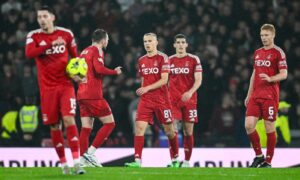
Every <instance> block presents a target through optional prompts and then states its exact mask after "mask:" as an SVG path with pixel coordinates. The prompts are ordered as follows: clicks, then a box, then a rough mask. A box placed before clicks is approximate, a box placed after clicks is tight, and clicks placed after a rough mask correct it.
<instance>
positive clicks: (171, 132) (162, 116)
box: [155, 105, 180, 167]
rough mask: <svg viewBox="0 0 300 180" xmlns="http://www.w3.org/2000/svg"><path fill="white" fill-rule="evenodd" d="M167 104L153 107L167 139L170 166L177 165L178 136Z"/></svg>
mask: <svg viewBox="0 0 300 180" xmlns="http://www.w3.org/2000/svg"><path fill="white" fill-rule="evenodd" d="M170 109H171V108H170V106H169V105H162V106H161V107H159V108H156V109H155V114H156V116H157V118H158V120H159V122H160V123H161V124H162V125H163V128H164V131H165V133H166V136H167V137H168V140H169V146H170V156H171V161H172V163H171V167H179V165H180V163H179V161H178V148H179V146H178V136H177V132H176V131H175V125H174V122H173V117H172V113H171V110H170Z"/></svg>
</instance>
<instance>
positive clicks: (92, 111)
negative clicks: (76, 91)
mask: <svg viewBox="0 0 300 180" xmlns="http://www.w3.org/2000/svg"><path fill="white" fill-rule="evenodd" d="M79 103H81V105H80V108H81V109H80V112H81V113H82V114H84V115H89V116H93V117H98V119H99V120H100V121H101V122H102V123H103V126H102V127H101V128H100V129H99V130H98V132H97V134H96V137H95V139H94V140H93V142H92V145H91V146H90V147H89V148H88V149H87V151H86V152H84V154H83V155H82V157H83V158H85V160H86V161H88V162H89V163H90V164H92V165H93V166H95V167H102V165H101V164H100V163H98V160H97V157H96V155H95V152H96V150H97V148H98V147H100V146H101V145H102V144H103V143H104V141H105V140H106V139H107V138H108V136H109V135H110V133H111V132H112V130H113V129H114V127H115V121H114V117H113V115H112V112H111V109H110V107H109V105H108V103H107V102H106V100H86V101H84V102H82V101H80V102H79Z"/></svg>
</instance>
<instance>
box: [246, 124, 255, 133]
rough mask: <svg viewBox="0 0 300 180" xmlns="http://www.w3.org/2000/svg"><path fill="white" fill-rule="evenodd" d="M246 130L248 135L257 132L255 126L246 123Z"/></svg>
mask: <svg viewBox="0 0 300 180" xmlns="http://www.w3.org/2000/svg"><path fill="white" fill-rule="evenodd" d="M245 129H246V131H247V133H251V132H253V131H254V130H255V124H253V123H250V122H247V121H246V123H245Z"/></svg>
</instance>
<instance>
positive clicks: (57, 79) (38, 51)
mask: <svg viewBox="0 0 300 180" xmlns="http://www.w3.org/2000/svg"><path fill="white" fill-rule="evenodd" d="M54 20H55V15H54V13H53V11H52V10H51V9H50V8H49V7H48V6H43V7H42V8H41V9H39V10H38V11H37V21H38V23H39V25H40V29H37V30H33V31H31V32H29V33H28V35H27V39H26V50H25V54H26V57H27V58H30V59H31V58H34V59H35V62H36V64H37V70H38V82H39V87H40V94H41V108H42V117H43V123H44V124H45V125H50V132H51V133H50V134H51V139H52V142H53V145H54V148H55V150H56V152H57V154H58V157H59V159H60V163H61V165H62V169H63V173H64V174H70V173H71V171H70V169H69V167H68V164H67V160H66V156H65V150H64V138H63V134H62V130H61V122H60V118H62V120H63V123H64V126H65V128H66V131H67V140H68V144H69V147H70V149H71V152H72V156H73V160H74V173H75V174H84V173H85V171H84V169H82V168H81V167H80V163H79V153H80V152H79V137H78V130H77V127H76V123H75V119H74V115H75V111H76V99H75V92H74V88H73V85H72V82H71V80H70V79H69V77H68V76H67V74H66V72H65V69H66V66H67V63H68V59H69V55H70V56H71V57H76V56H77V45H76V43H75V40H74V37H73V33H72V32H71V31H70V30H69V29H65V28H62V27H58V26H54Z"/></svg>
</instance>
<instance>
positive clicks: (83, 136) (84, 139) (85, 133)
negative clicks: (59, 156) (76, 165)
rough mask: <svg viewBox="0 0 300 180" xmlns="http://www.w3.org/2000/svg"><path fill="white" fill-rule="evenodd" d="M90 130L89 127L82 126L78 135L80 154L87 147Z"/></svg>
mask: <svg viewBox="0 0 300 180" xmlns="http://www.w3.org/2000/svg"><path fill="white" fill-rule="evenodd" d="M91 132H92V129H91V128H86V127H82V128H81V131H80V136H79V142H80V156H82V155H83V154H84V153H85V152H86V151H87V149H88V148H89V139H90V134H91Z"/></svg>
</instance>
